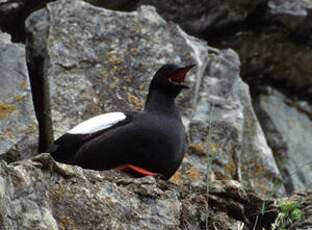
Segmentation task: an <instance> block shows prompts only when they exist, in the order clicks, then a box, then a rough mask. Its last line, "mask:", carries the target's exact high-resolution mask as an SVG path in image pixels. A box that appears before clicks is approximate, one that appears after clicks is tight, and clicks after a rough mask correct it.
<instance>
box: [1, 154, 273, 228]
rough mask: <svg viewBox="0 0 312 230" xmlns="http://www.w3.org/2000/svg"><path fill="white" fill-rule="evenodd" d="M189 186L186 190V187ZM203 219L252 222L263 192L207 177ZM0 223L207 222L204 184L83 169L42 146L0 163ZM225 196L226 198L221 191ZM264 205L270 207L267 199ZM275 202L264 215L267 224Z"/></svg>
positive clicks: (174, 224)
mask: <svg viewBox="0 0 312 230" xmlns="http://www.w3.org/2000/svg"><path fill="white" fill-rule="evenodd" d="M190 191H192V192H190ZM210 191H211V195H210V198H209V199H210V200H209V209H208V210H209V212H210V217H209V223H210V224H209V225H208V226H210V227H213V226H223V227H222V229H233V230H234V229H237V227H238V226H240V229H251V226H253V225H254V224H255V223H256V220H255V218H256V216H257V215H258V214H259V210H260V207H261V205H262V202H263V200H261V199H259V198H257V197H255V196H254V195H252V194H248V193H246V191H245V190H244V189H243V188H242V186H241V185H240V184H239V183H238V182H236V181H216V182H214V183H213V184H211V189H210ZM0 195H1V196H0V197H1V199H0V207H1V209H0V216H1V218H0V229H1V230H4V229H7V230H9V229H25V230H27V229H34V230H37V229H38V230H39V229H51V230H52V229H55V230H56V229H68V230H69V229H94V230H96V229H172V230H173V229H175V230H179V229H205V218H206V210H207V209H206V208H207V207H206V204H207V203H206V202H205V192H204V191H203V189H194V188H191V187H188V186H185V187H182V186H180V187H177V186H176V185H174V184H172V183H170V182H165V181H162V180H158V179H156V180H155V178H153V177H145V178H140V179H133V178H129V177H127V176H126V175H124V174H119V173H118V172H114V171H106V172H98V171H92V170H83V169H81V168H80V167H72V166H67V165H63V164H58V163H55V162H54V160H53V159H52V158H51V157H50V156H49V155H48V154H42V155H39V156H38V157H36V158H34V159H33V160H27V161H21V162H16V163H12V164H10V165H7V164H6V163H4V162H2V163H0ZM226 197H227V198H226ZM266 207H267V208H269V207H270V208H271V209H272V208H274V205H273V203H272V201H268V202H267V206H266ZM276 214H277V213H276V210H275V211H274V210H273V211H271V212H269V213H268V214H266V215H265V216H263V218H262V222H261V223H259V226H269V225H270V223H272V222H273V221H274V217H275V216H276Z"/></svg>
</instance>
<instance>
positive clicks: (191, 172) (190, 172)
mask: <svg viewBox="0 0 312 230" xmlns="http://www.w3.org/2000/svg"><path fill="white" fill-rule="evenodd" d="M186 174H187V175H189V176H190V177H191V179H192V180H196V179H197V178H198V174H199V171H198V170H197V169H189V170H187V171H186Z"/></svg>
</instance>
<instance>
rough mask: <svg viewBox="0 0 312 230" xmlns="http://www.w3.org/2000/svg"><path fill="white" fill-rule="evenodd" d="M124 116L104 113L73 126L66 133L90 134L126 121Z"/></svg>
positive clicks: (122, 114)
mask: <svg viewBox="0 0 312 230" xmlns="http://www.w3.org/2000/svg"><path fill="white" fill-rule="evenodd" d="M126 117H127V116H126V115H125V114H124V113H121V112H114V113H105V114H102V115H99V116H96V117H92V118H90V119H88V120H86V121H84V122H82V123H80V124H79V125H77V126H75V127H74V128H72V129H71V130H69V131H68V132H67V133H70V134H90V133H94V132H97V131H99V130H103V129H107V128H109V127H112V126H113V125H114V124H116V123H118V122H119V121H122V120H124V119H126Z"/></svg>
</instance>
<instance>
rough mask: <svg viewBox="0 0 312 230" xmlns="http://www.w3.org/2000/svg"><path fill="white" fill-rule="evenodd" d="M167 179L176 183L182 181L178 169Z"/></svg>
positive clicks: (179, 183) (181, 182)
mask: <svg viewBox="0 0 312 230" xmlns="http://www.w3.org/2000/svg"><path fill="white" fill-rule="evenodd" d="M169 181H171V182H172V183H175V184H178V185H181V184H183V181H182V179H181V173H180V169H179V170H178V171H176V173H175V174H173V176H172V177H171V178H170V179H169Z"/></svg>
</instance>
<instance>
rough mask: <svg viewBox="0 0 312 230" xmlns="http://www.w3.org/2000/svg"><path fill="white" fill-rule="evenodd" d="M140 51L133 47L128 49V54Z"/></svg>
mask: <svg viewBox="0 0 312 230" xmlns="http://www.w3.org/2000/svg"><path fill="white" fill-rule="evenodd" d="M139 51H140V50H139V49H138V48H135V47H133V48H131V49H130V52H131V53H138V52H139Z"/></svg>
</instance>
